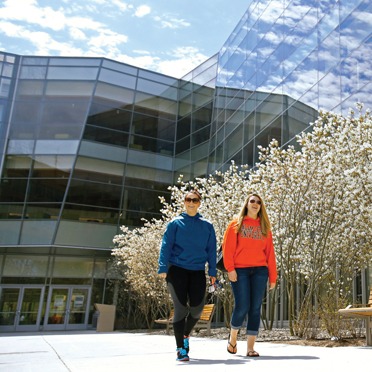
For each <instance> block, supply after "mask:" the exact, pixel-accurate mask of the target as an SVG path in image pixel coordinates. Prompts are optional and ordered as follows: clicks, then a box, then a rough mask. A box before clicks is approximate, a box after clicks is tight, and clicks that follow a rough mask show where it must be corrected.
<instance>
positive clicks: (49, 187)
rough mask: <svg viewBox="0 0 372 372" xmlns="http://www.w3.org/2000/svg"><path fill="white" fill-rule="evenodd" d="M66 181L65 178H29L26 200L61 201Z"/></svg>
mask: <svg viewBox="0 0 372 372" xmlns="http://www.w3.org/2000/svg"><path fill="white" fill-rule="evenodd" d="M67 181H68V180H67V179H44V178H37V179H31V180H30V186H29V191H28V202H62V200H63V197H64V195H65V192H66V186H67Z"/></svg>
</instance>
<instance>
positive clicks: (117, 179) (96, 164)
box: [73, 156, 124, 185]
mask: <svg viewBox="0 0 372 372" xmlns="http://www.w3.org/2000/svg"><path fill="white" fill-rule="evenodd" d="M123 175H124V164H123V163H117V162H113V161H105V160H100V159H93V158H86V157H82V156H79V157H78V159H77V161H76V164H75V167H74V174H73V178H80V179H84V180H89V181H99V182H107V183H110V184H117V185H121V184H122V182H123Z"/></svg>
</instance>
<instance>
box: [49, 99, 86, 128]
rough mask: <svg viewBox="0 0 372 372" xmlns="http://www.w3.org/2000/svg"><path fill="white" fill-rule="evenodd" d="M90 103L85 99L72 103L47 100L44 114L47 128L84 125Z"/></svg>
mask: <svg viewBox="0 0 372 372" xmlns="http://www.w3.org/2000/svg"><path fill="white" fill-rule="evenodd" d="M87 109H88V101H87V100H85V99H82V100H75V101H70V102H62V101H55V100H52V99H50V100H46V101H45V105H44V108H43V113H42V123H44V127H45V128H50V127H52V126H53V125H54V124H64V125H66V124H83V123H85V119H86V112H87Z"/></svg>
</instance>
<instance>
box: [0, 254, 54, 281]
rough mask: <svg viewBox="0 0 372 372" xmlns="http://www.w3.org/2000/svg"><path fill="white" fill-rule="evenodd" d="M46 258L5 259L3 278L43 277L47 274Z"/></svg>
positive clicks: (22, 257)
mask: <svg viewBox="0 0 372 372" xmlns="http://www.w3.org/2000/svg"><path fill="white" fill-rule="evenodd" d="M47 267H48V257H47V256H21V255H17V256H13V255H7V256H6V257H5V265H4V273H3V275H4V276H10V277H14V276H24V277H45V276H46V274H47Z"/></svg>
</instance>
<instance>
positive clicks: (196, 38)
mask: <svg viewBox="0 0 372 372" xmlns="http://www.w3.org/2000/svg"><path fill="white" fill-rule="evenodd" d="M249 3H250V1H249V0H232V1H226V0H147V1H146V0H58V1H57V0H55V1H50V0H0V51H4V52H8V53H15V54H21V55H42V56H48V55H53V56H98V57H106V58H110V59H113V60H116V61H121V62H125V63H129V64H131V65H134V66H138V67H143V68H146V69H149V70H152V71H158V72H161V73H164V74H167V75H170V76H175V77H181V76H183V75H184V74H186V73H187V72H189V71H190V70H192V69H193V68H194V67H196V66H198V65H199V64H200V63H201V62H203V61H205V60H206V59H207V58H209V57H211V56H212V55H213V54H215V53H216V52H218V51H219V49H220V48H221V47H222V45H223V43H224V42H225V41H226V39H227V38H228V36H229V35H230V34H231V32H232V31H233V30H234V28H235V26H236V24H237V23H238V22H239V20H240V19H241V17H242V16H243V14H244V12H245V10H246V8H247V7H248V4H249Z"/></svg>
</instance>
